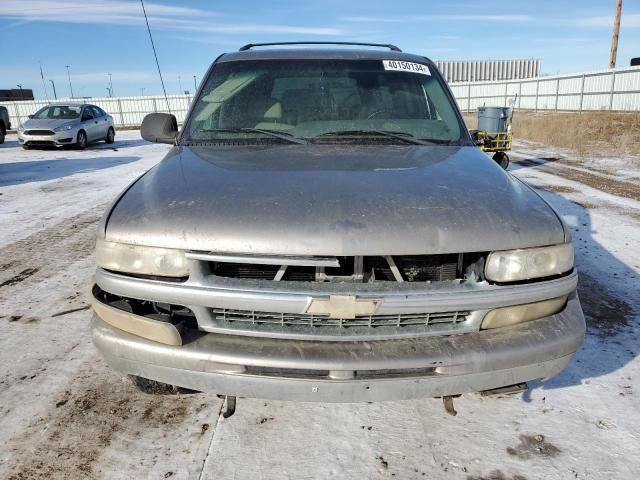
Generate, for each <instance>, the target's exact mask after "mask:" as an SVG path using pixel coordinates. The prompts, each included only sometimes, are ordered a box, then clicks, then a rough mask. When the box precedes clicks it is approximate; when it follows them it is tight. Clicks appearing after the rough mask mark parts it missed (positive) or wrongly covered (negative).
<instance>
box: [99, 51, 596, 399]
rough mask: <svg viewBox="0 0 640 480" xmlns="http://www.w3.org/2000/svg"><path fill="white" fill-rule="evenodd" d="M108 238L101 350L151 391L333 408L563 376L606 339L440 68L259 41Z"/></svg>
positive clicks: (389, 54) (166, 131) (165, 134)
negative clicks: (587, 338) (593, 343)
mask: <svg viewBox="0 0 640 480" xmlns="http://www.w3.org/2000/svg"><path fill="white" fill-rule="evenodd" d="M142 136H143V137H144V138H145V139H147V140H150V141H154V142H163V143H169V144H171V145H173V147H172V148H171V150H170V151H169V153H168V154H167V155H166V157H165V158H164V160H162V161H161V162H160V163H159V164H158V165H156V166H155V167H154V168H152V169H151V170H149V171H148V172H147V173H146V174H144V175H143V176H141V177H140V178H138V179H137V180H136V181H135V182H134V183H133V184H131V185H130V186H129V187H128V188H127V189H126V190H125V191H124V192H122V194H121V195H120V196H119V197H118V198H117V199H116V200H115V201H114V202H113V204H112V205H111V207H110V208H109V209H108V211H107V212H106V214H105V215H104V218H103V220H102V222H101V225H100V227H99V232H98V239H97V251H96V257H97V264H98V268H97V271H96V275H95V285H94V287H93V290H92V294H91V300H92V305H93V308H94V311H95V315H94V319H93V341H94V343H95V345H96V347H97V348H98V350H99V351H100V352H101V353H102V355H103V356H104V358H105V359H106V361H107V362H108V363H109V364H110V365H111V366H112V367H113V368H115V369H117V370H119V371H120V372H123V373H126V374H129V375H131V376H133V377H134V378H136V379H137V380H138V381H140V380H141V379H146V380H145V381H151V382H161V383H163V384H170V385H177V386H180V387H185V388H189V389H194V390H199V391H205V392H215V393H218V394H222V395H228V396H234V397H235V396H248V397H260V398H272V399H287V400H300V401H322V402H363V401H380V400H392V399H409V398H416V397H443V398H445V399H446V398H450V397H451V396H454V395H458V394H462V393H465V392H478V391H486V390H493V389H497V388H500V387H506V386H512V385H515V384H521V383H523V382H527V381H529V380H533V379H547V378H549V377H552V376H554V375H556V374H557V373H558V372H560V371H561V370H562V369H563V368H564V367H565V366H566V365H567V363H568V362H569V361H570V359H571V358H572V356H573V355H574V353H575V352H576V350H577V348H578V347H579V346H580V344H581V342H582V339H583V336H584V333H585V323H584V318H583V314H582V310H581V308H580V303H579V300H578V296H577V294H576V284H577V280H578V279H577V272H576V270H575V268H574V260H573V246H572V243H571V236H570V233H569V231H568V229H567V227H566V226H565V225H564V223H563V221H562V220H561V219H560V218H559V216H558V214H557V213H556V212H555V211H554V210H553V209H552V208H551V207H550V206H549V205H548V204H547V203H546V202H545V201H544V200H543V199H542V198H541V197H540V196H539V195H538V194H537V193H536V192H535V191H533V190H532V189H531V188H530V187H529V186H528V185H526V184H524V183H523V182H521V181H520V180H518V179H517V178H515V177H513V176H512V175H510V174H509V173H507V172H506V171H504V170H503V169H502V168H500V166H499V165H498V164H496V163H495V162H494V161H493V160H491V159H490V158H489V157H487V155H485V154H484V153H482V152H481V151H480V150H479V149H478V148H477V146H475V145H474V144H473V143H472V140H471V138H470V136H469V133H468V131H467V129H466V128H465V124H464V122H463V119H462V116H461V114H460V111H459V109H458V107H457V106H456V102H455V100H454V98H453V96H452V94H451V92H450V91H449V88H448V87H447V84H446V82H445V80H444V79H443V78H442V76H441V75H440V73H439V72H438V70H437V68H436V67H435V65H434V64H433V62H431V61H430V60H429V59H427V58H425V57H423V56H419V55H411V54H407V53H402V52H401V51H400V50H399V49H398V48H397V47H395V46H393V45H377V44H369V45H367V46H366V47H365V46H361V45H353V44H350V45H343V46H342V47H341V48H339V49H338V48H327V47H324V46H321V48H318V47H315V48H313V49H302V48H299V47H286V48H282V46H280V47H278V48H274V45H272V44H266V45H265V44H258V45H256V44H253V45H252V44H250V45H247V46H245V47H242V48H241V49H240V51H238V52H235V53H229V54H224V55H221V56H220V57H219V58H217V59H216V60H215V62H214V63H213V65H212V66H211V67H210V69H209V71H208V73H207V74H206V77H205V79H204V81H203V82H202V85H201V87H200V90H199V92H198V93H197V96H196V98H195V100H194V102H193V103H192V105H191V108H190V111H189V112H188V114H187V117H186V120H185V123H184V126H183V127H182V129H181V130H180V131H179V130H178V126H177V122H176V118H175V117H174V116H173V115H169V114H163V113H156V114H150V115H148V116H147V117H146V118H145V119H144V122H143V124H142Z"/></svg>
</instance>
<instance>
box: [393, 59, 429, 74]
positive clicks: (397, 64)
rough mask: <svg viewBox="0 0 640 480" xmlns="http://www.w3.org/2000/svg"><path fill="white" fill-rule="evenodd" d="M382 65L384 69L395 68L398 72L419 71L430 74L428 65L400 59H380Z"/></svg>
mask: <svg viewBox="0 0 640 480" xmlns="http://www.w3.org/2000/svg"><path fill="white" fill-rule="evenodd" d="M382 66H383V67H384V69H385V70H397V71H399V72H413V73H421V74H422V75H431V72H430V71H429V67H427V66H426V65H422V64H421V63H413V62H402V61H400V60H382Z"/></svg>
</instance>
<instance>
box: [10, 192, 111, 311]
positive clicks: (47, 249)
mask: <svg viewBox="0 0 640 480" xmlns="http://www.w3.org/2000/svg"><path fill="white" fill-rule="evenodd" d="M105 205H106V204H105ZM105 205H100V206H98V207H95V208H92V209H90V210H88V211H86V212H83V213H82V214H80V215H76V216H74V217H71V218H68V219H66V220H64V221H63V222H60V223H58V224H56V225H53V226H51V227H48V228H46V229H44V230H41V231H39V232H37V233H34V234H33V235H30V236H29V237H26V238H24V239H22V240H18V241H16V242H14V243H11V244H9V245H7V246H5V247H3V248H0V258H2V259H6V263H5V264H4V265H2V268H0V304H2V303H5V305H6V304H7V303H9V302H2V300H4V299H3V298H2V297H3V296H6V298H9V295H14V292H15V289H25V288H30V286H32V285H34V284H37V283H39V282H42V281H44V280H46V279H48V278H50V277H52V276H54V275H56V274H58V273H59V272H60V270H61V269H65V268H67V267H68V266H69V265H72V264H74V263H76V262H78V261H79V260H82V259H84V258H86V257H88V256H89V255H91V254H92V253H93V249H94V245H95V237H96V225H97V223H98V221H99V220H100V217H101V215H102V213H103V211H104V208H106V207H105ZM78 301H79V299H70V300H69V301H68V302H67V303H68V306H69V308H74V307H76V306H80V305H76V304H77V303H78ZM61 310H63V308H61ZM0 314H3V315H11V316H15V315H27V313H26V312H25V311H13V312H9V311H2V310H0Z"/></svg>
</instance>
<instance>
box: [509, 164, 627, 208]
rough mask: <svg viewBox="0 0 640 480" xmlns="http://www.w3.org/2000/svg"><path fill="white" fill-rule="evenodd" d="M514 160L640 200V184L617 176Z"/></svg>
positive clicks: (618, 194)
mask: <svg viewBox="0 0 640 480" xmlns="http://www.w3.org/2000/svg"><path fill="white" fill-rule="evenodd" d="M541 160H544V159H541ZM513 162H514V163H516V164H518V165H521V166H524V167H532V168H535V169H537V170H540V171H542V172H546V173H550V174H552V175H555V176H557V177H562V178H566V179H567V180H572V181H574V182H579V183H582V184H584V185H587V186H589V187H592V188H595V189H598V190H600V191H602V192H605V193H609V194H611V195H616V196H618V197H624V198H631V199H633V200H640V185H637V184H634V183H631V182H625V181H622V180H616V179H615V178H612V177H610V176H603V175H599V174H595V173H589V172H586V171H584V170H578V169H575V168H567V167H561V166H552V165H548V164H546V163H541V162H538V161H535V160H531V159H518V158H516V159H514V160H513Z"/></svg>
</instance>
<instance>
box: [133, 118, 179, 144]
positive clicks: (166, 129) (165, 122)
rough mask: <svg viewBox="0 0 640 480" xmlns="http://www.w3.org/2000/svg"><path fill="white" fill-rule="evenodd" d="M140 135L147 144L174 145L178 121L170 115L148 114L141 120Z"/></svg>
mask: <svg viewBox="0 0 640 480" xmlns="http://www.w3.org/2000/svg"><path fill="white" fill-rule="evenodd" d="M140 135H142V138H144V139H145V140H146V141H148V142H154V143H169V144H175V142H176V136H177V135H178V120H176V117H175V115H171V114H170V113H150V114H148V115H147V116H145V117H144V120H142V126H141V127H140Z"/></svg>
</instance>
